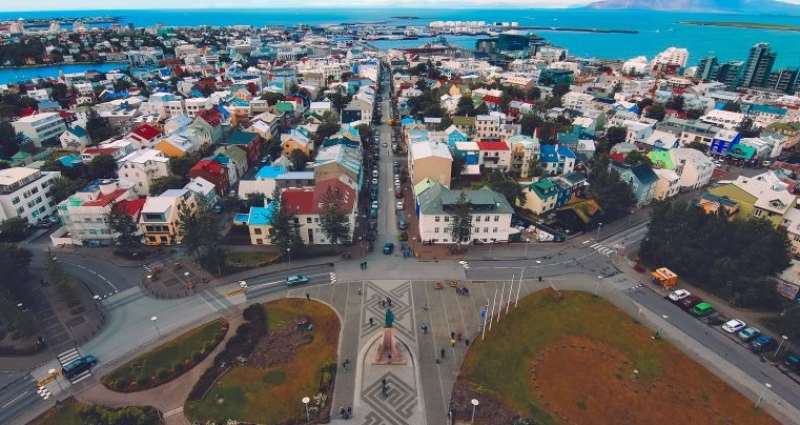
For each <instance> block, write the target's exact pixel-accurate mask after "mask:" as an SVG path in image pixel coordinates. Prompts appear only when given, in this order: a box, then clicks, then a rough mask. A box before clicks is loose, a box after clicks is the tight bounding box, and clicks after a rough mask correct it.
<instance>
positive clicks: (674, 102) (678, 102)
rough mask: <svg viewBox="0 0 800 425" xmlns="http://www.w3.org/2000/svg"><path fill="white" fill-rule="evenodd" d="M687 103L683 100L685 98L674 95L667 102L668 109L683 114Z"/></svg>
mask: <svg viewBox="0 0 800 425" xmlns="http://www.w3.org/2000/svg"><path fill="white" fill-rule="evenodd" d="M685 103H686V100H685V99H684V98H683V96H681V95H674V96H672V97H670V98H669V100H668V101H667V104H666V107H667V108H668V109H674V110H676V111H678V112H681V111H683V107H684V104H685Z"/></svg>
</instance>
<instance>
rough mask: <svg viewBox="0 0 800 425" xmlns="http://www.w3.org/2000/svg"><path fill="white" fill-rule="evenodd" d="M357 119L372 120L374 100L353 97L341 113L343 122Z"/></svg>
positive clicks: (368, 121)
mask: <svg viewBox="0 0 800 425" xmlns="http://www.w3.org/2000/svg"><path fill="white" fill-rule="evenodd" d="M355 121H363V122H365V123H371V122H372V102H370V101H368V100H365V99H353V100H351V101H350V103H348V104H347V106H345V108H344V109H343V110H342V114H341V123H342V124H349V123H351V122H355Z"/></svg>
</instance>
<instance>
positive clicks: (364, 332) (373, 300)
mask: <svg viewBox="0 0 800 425" xmlns="http://www.w3.org/2000/svg"><path fill="white" fill-rule="evenodd" d="M365 290H366V294H367V299H366V301H365V302H364V306H365V310H364V316H365V317H373V318H374V319H375V325H374V326H370V325H369V320H364V321H362V325H361V336H362V337H366V336H368V335H369V334H370V333H372V331H374V330H375V328H376V327H377V328H378V329H380V328H382V327H383V319H384V316H385V315H386V309H385V308H383V307H381V306H380V305H379V304H378V303H379V302H380V301H381V300H385V299H386V298H390V299H391V300H392V313H394V325H393V328H394V329H395V330H396V331H397V332H398V333H399V334H401V335H402V336H405V337H406V338H407V339H408V340H411V341H413V340H414V339H415V333H414V331H413V330H412V328H413V326H414V325H413V320H412V319H411V282H403V283H401V284H400V285H398V286H396V287H394V288H393V289H391V290H389V291H387V290H385V289H383V288H381V287H379V286H377V285H375V284H374V283H372V282H367V283H366V288H365ZM406 319H407V320H406Z"/></svg>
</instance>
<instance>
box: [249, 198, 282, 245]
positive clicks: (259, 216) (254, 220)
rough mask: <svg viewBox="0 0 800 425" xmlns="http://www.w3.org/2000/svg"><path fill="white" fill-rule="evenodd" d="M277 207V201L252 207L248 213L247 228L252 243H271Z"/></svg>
mask: <svg viewBox="0 0 800 425" xmlns="http://www.w3.org/2000/svg"><path fill="white" fill-rule="evenodd" d="M277 207H278V203H277V202H270V203H268V204H267V205H266V206H264V207H250V211H249V213H248V215H247V229H248V231H249V233H250V244H251V245H270V244H271V240H270V236H271V235H272V214H273V211H274V209H275V208H277Z"/></svg>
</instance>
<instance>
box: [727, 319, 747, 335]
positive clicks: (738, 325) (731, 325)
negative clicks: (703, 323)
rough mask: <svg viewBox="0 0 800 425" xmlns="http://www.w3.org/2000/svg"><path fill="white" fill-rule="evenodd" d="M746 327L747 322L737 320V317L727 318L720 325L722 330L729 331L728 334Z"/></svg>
mask: <svg viewBox="0 0 800 425" xmlns="http://www.w3.org/2000/svg"><path fill="white" fill-rule="evenodd" d="M746 327H747V324H746V323H744V322H742V321H741V320H739V319H731V320H728V321H727V322H725V324H724V325H722V330H723V331H725V332H727V333H729V334H733V333H736V332H739V331H740V330H742V329H744V328H746Z"/></svg>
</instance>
